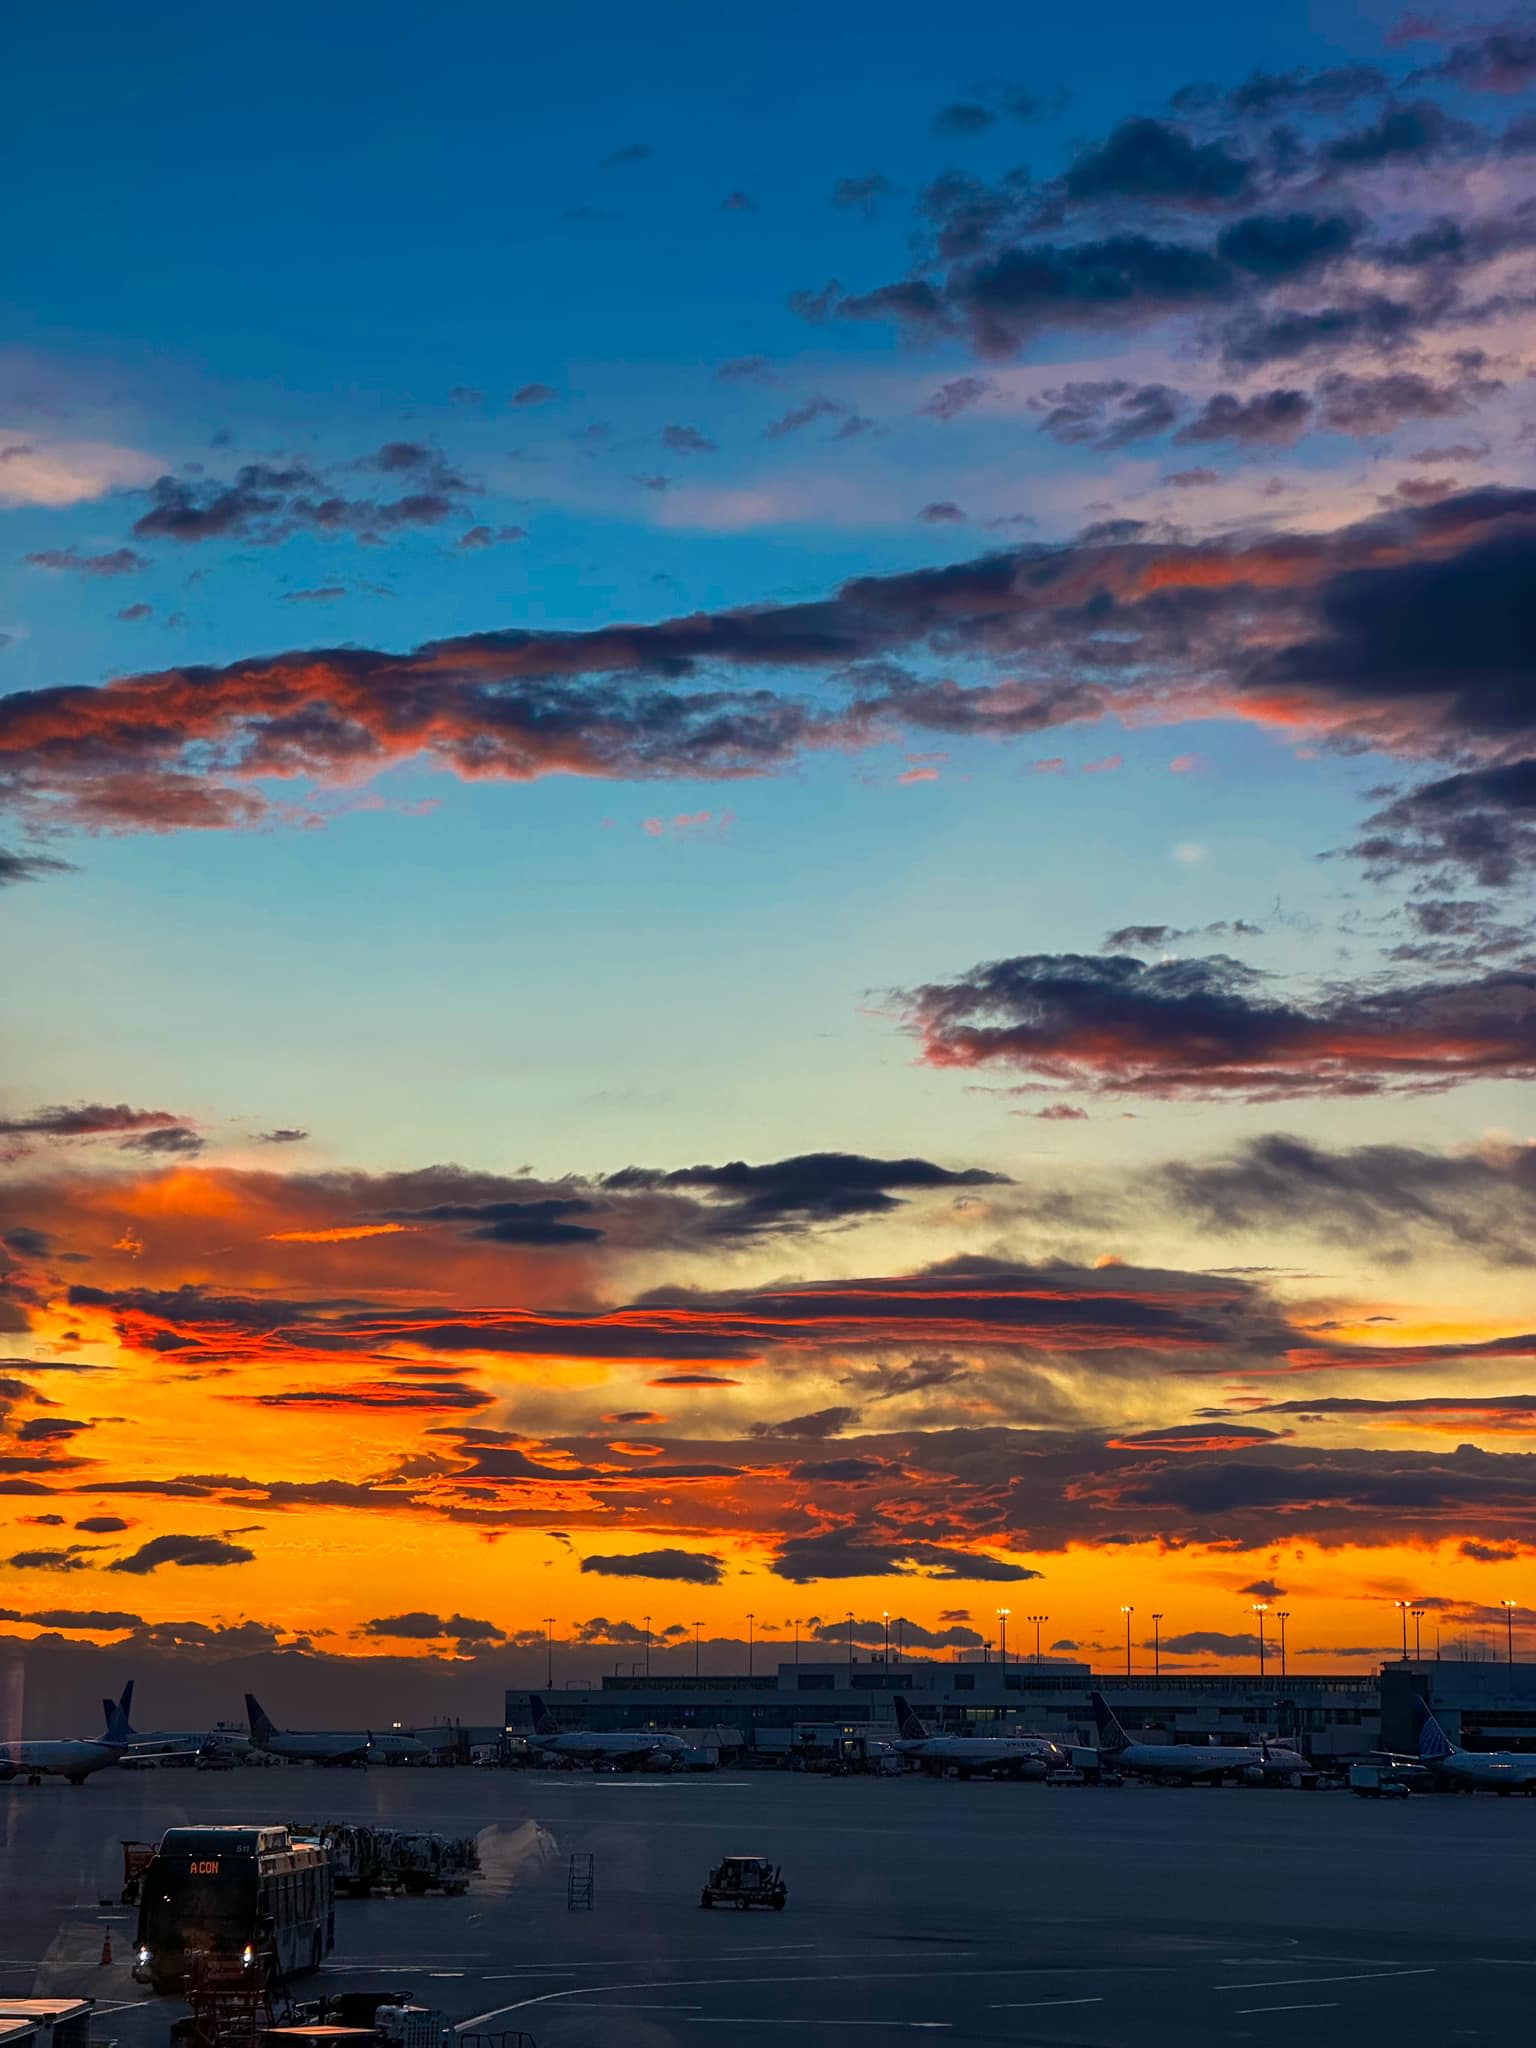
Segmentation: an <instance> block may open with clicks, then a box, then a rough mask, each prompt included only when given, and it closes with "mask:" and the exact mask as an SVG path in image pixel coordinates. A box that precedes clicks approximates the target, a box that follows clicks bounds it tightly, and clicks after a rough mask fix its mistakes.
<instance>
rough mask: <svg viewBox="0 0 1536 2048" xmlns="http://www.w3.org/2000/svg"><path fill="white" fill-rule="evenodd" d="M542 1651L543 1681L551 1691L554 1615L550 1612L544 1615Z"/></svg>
mask: <svg viewBox="0 0 1536 2048" xmlns="http://www.w3.org/2000/svg"><path fill="white" fill-rule="evenodd" d="M544 1651H545V1665H544V1681H545V1683H546V1685H547V1686H548V1687H549V1690H550V1691H551V1692H553V1691H554V1689H555V1617H554V1616H553V1615H552V1614H546V1615H545V1617H544Z"/></svg>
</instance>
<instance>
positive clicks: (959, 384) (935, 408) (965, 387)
mask: <svg viewBox="0 0 1536 2048" xmlns="http://www.w3.org/2000/svg"><path fill="white" fill-rule="evenodd" d="M992 388H993V386H992V383H991V380H990V379H989V378H986V377H951V378H950V380H949V382H948V383H947V384H941V385H940V386H939V388H938V390H937V391H935V392H933V393H931V394H930V396H929V397H928V398H926V399H925V400H924V401H923V403H922V404H921V405H920V406H919V407H918V411H919V412H920V413H923V414H925V415H926V416H927V417H928V418H929V419H934V420H953V419H958V418H959V416H960V415H961V413H963V412H969V411H970V409H971V407H972V406H973V405H979V404H980V403H981V401H982V399H984V398H985V397H986V396H987V395H988V393H989V392H990V391H991V390H992Z"/></svg>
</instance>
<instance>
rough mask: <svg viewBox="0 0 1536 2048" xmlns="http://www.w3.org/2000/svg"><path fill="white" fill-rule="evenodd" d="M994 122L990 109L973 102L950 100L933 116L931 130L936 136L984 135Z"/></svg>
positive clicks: (993, 114) (995, 118) (994, 118)
mask: <svg viewBox="0 0 1536 2048" xmlns="http://www.w3.org/2000/svg"><path fill="white" fill-rule="evenodd" d="M996 121H997V115H996V114H995V113H994V111H993V110H992V108H991V107H983V106H981V105H979V104H978V103H977V102H976V101H975V100H952V101H951V102H950V104H949V105H948V106H947V107H940V109H939V111H938V112H937V113H936V114H935V115H934V117H933V129H934V133H935V134H936V135H984V134H985V133H986V131H987V130H988V129H989V128H991V127H992V126H994V124H995V123H996Z"/></svg>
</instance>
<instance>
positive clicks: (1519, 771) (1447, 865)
mask: <svg viewBox="0 0 1536 2048" xmlns="http://www.w3.org/2000/svg"><path fill="white" fill-rule="evenodd" d="M1509 631H1510V640H1511V643H1512V644H1511V648H1510V656H1511V683H1512V685H1513V684H1514V676H1515V665H1516V664H1517V663H1518V661H1519V659H1520V657H1519V653H1518V650H1517V648H1516V646H1515V645H1514V644H1513V643H1514V641H1515V639H1516V631H1517V629H1516V628H1515V627H1514V624H1513V621H1512V620H1511V622H1510V628H1509ZM1349 851H1350V852H1351V853H1352V854H1353V855H1354V856H1355V857H1356V859H1358V860H1362V861H1364V862H1365V864H1366V870H1367V873H1368V874H1369V875H1370V876H1371V878H1372V879H1373V880H1381V879H1383V878H1385V877H1387V876H1390V875H1394V874H1399V873H1402V872H1404V871H1409V870H1412V869H1415V868H1434V869H1445V870H1447V871H1452V870H1456V869H1461V870H1464V871H1465V872H1466V873H1467V874H1468V875H1470V876H1471V878H1472V879H1473V880H1474V881H1477V882H1480V883H1481V884H1482V885H1483V886H1484V887H1485V888H1490V889H1504V888H1508V887H1510V886H1511V885H1512V884H1513V883H1514V882H1515V881H1516V880H1517V879H1519V878H1520V877H1522V876H1524V875H1525V874H1527V873H1529V872H1530V871H1531V870H1532V869H1536V758H1533V757H1531V756H1525V757H1523V758H1521V759H1519V760H1513V761H1504V762H1501V763H1499V764H1498V765H1496V766H1493V767H1487V768H1468V769H1464V770H1462V771H1461V772H1460V773H1458V774H1455V775H1446V776H1441V777H1439V778H1438V779H1437V780H1435V781H1432V782H1425V783H1420V784H1419V785H1418V787H1417V788H1415V789H1410V790H1408V791H1406V792H1405V793H1404V794H1403V795H1401V796H1398V797H1394V798H1393V799H1392V801H1391V802H1390V803H1388V804H1386V805H1384V806H1383V807H1382V808H1381V809H1380V810H1378V811H1375V812H1373V813H1372V815H1371V816H1370V817H1369V818H1367V819H1366V821H1365V826H1364V831H1363V836H1362V837H1361V838H1360V839H1359V840H1357V841H1356V842H1355V844H1354V845H1353V846H1352V847H1351V848H1350V849H1349Z"/></svg>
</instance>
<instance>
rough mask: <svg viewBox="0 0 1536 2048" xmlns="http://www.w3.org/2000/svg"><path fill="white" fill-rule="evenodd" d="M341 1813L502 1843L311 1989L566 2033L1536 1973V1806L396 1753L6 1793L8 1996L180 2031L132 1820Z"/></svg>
mask: <svg viewBox="0 0 1536 2048" xmlns="http://www.w3.org/2000/svg"><path fill="white" fill-rule="evenodd" d="M322 1818H329V1819H338V1820H343V1819H346V1820H364V1821H378V1822H382V1823H386V1824H393V1825H399V1824H405V1823H410V1824H414V1825H416V1826H418V1827H430V1828H437V1829H440V1830H441V1831H442V1832H444V1833H451V1834H461V1833H471V1832H477V1833H478V1835H479V1842H480V1852H481V1860H482V1865H483V1871H482V1875H481V1876H480V1878H478V1879H477V1880H476V1882H475V1884H474V1886H473V1888H472V1889H471V1892H470V1894H469V1896H468V1897H467V1898H463V1899H444V1898H440V1897H437V1896H435V1895H433V1896H429V1897H426V1898H381V1899H372V1900H366V1901H350V1900H339V1901H338V1902H337V1907H336V1949H335V1953H334V1954H333V1955H332V1957H331V1958H330V1959H329V1961H328V1962H327V1964H326V1965H325V1968H324V1970H323V1972H322V1974H321V1975H320V1976H319V1977H318V1978H313V1977H311V1978H302V1979H297V1980H295V1985H294V1989H295V1992H296V1994H297V1995H299V1996H309V1995H312V1993H313V1992H315V1991H318V1990H320V1989H325V1990H329V1991H335V1990H343V1989H350V1988H359V1989H364V1988H375V1987H380V1988H381V1987H384V1986H393V1985H398V1986H402V1987H404V1988H405V1989H408V1990H409V1991H410V1992H412V1993H413V1994H414V1996H415V1998H416V2000H417V2002H418V2003H421V2004H424V2005H429V2006H434V2007H437V2008H439V2009H440V2010H441V2011H442V2012H443V2013H444V2014H445V2016H446V2018H447V2019H448V2020H449V2021H450V2022H452V2023H455V2024H457V2025H459V2026H460V2027H462V2028H463V2030H464V2032H465V2034H466V2035H470V2034H476V2035H482V2036H486V2035H489V2036H499V2035H503V2034H515V2032H516V2030H518V2029H522V2030H523V2031H524V2032H525V2033H526V2034H527V2035H529V2036H530V2037H531V2039H532V2040H533V2041H534V2042H535V2043H536V2044H537V2048H620V2044H622V2048H675V2044H687V2048H706V2044H708V2043H710V2042H716V2043H731V2042H738V2041H739V2042H755V2041H758V2040H761V2041H763V2042H765V2043H774V2042H778V2041H784V2042H786V2043H792V2044H794V2048H824V2044H825V2048H831V2044H834V2043H835V2044H841V2048H848V2044H849V2043H850V2042H857V2041H861V2040H868V2041H873V2042H878V2041H880V2040H881V2039H884V2038H887V2037H889V2038H891V2039H893V2040H894V2039H898V2038H899V2039H909V2038H910V2037H911V2036H912V2035H914V2034H918V2033H921V2034H923V2035H925V2036H928V2035H935V2036H938V2037H940V2038H941V2039H943V2040H945V2041H947V2042H950V2043H954V2044H968V2043H1014V2044H1024V2043H1028V2044H1052V2048H1131V2044H1135V2048H1202V2044H1205V2043H1237V2042H1259V2043H1266V2044H1273V2048H1281V2044H1291V2043H1294V2042H1296V2041H1298V2040H1303V2039H1304V2040H1306V2041H1307V2042H1308V2043H1310V2044H1315V2048H1332V2044H1342V2043H1348V2044H1350V2048H1362V2044H1366V2048H1368V2044H1372V2043H1375V2042H1378V2041H1379V2042H1383V2043H1385V2042H1388V2041H1393V2042H1396V2041H1400V2040H1403V2039H1416V2040H1431V2041H1435V2042H1441V2041H1462V2040H1466V2041H1477V2040H1481V2041H1495V2040H1498V2041H1503V2042H1508V2041H1512V2040H1518V2039H1523V2038H1526V2037H1527V2036H1528V2034H1529V2030H1530V2011H1531V2000H1532V1996H1533V1993H1536V1926H1533V1914H1536V1805H1533V1804H1532V1803H1531V1802H1530V1801H1527V1800H1502V1799H1495V1798H1491V1797H1476V1798H1471V1797H1419V1798H1414V1799H1410V1800H1406V1801H1398V1802H1385V1801H1383V1802H1374V1801H1363V1800H1358V1799H1355V1798H1352V1797H1350V1796H1349V1795H1348V1794H1346V1793H1340V1792H1297V1791H1290V1790H1273V1789H1262V1790H1261V1789H1256V1788H1255V1789H1250V1788H1235V1787H1228V1788H1211V1789H1206V1788H1186V1789H1173V1788H1154V1787H1150V1786H1138V1785H1126V1786H1124V1787H1121V1788H1118V1789H1115V1788H1108V1787H1061V1788H1055V1787H1046V1786H1041V1785H1030V1784H1007V1783H997V1784H993V1783H988V1782H974V1783H969V1784H962V1783H958V1782H954V1781H939V1782H935V1781H931V1780H927V1779H922V1778H902V1779H879V1778H848V1779H825V1778H815V1777H802V1776H800V1775H798V1774H790V1773H778V1772H746V1773H734V1772H720V1773H718V1774H706V1775H699V1776H688V1777H675V1778H674V1777H666V1776H651V1775H648V1774H641V1775H635V1776H628V1775H626V1776H608V1775H597V1776H593V1775H591V1774H589V1773H585V1772H580V1773H578V1772H564V1771H561V1772H552V1771H550V1772H546V1771H536V1772H514V1771H478V1770H473V1771H472V1770H467V1769H460V1770H421V1769H378V1768H375V1769H373V1770H369V1771H366V1772H364V1771H358V1770H330V1771H320V1770H314V1769H302V1768H284V1769H268V1770H257V1769H242V1770H238V1771H233V1772H224V1773H212V1772H210V1773H207V1774H203V1773H196V1772H189V1771H175V1772H167V1771H156V1772H138V1773H133V1774H127V1773H123V1774H119V1773H115V1772H104V1773H102V1774H100V1775H99V1776H97V1777H94V1778H92V1779H91V1780H90V1781H89V1782H88V1783H87V1784H86V1785H84V1786H82V1787H80V1788H78V1789H76V1788H72V1787H70V1786H67V1785H64V1784H62V1783H58V1782H56V1781H48V1782H45V1783H44V1784H43V1785H42V1786H38V1787H26V1786H17V1785H8V1786H3V1787H0V1855H3V1871H4V1885H3V1894H0V1896H3V1898H4V1903H5V1909H6V1910H5V1933H4V1935H3V1936H0V1949H3V1954H0V1993H5V1994H10V1995H12V1996H24V1995H25V1996H42V1995H66V1994H71V1995H89V1996H93V1997H95V1998H96V1999H97V2000H98V2002H99V2018H98V2020H97V2023H96V2027H95V2030H94V2031H95V2034H96V2036H97V2038H99V2039H101V2040H115V2041H116V2042H118V2043H120V2044H121V2048H164V2044H165V2042H166V2040H167V2036H168V2031H169V2027H170V2023H171V2021H172V2020H173V2019H174V2018H176V2017H177V2016H178V2015H179V2014H180V2013H181V2012H182V2011H183V2010H184V2008H183V2007H182V2006H181V2005H179V2004H178V2003H177V2002H176V2001H174V2000H170V1999H156V1998H153V1997H151V1996H150V1994H149V1993H148V1992H147V1991H146V1990H143V1989H141V1988H140V1987H138V1986H136V1985H134V1984H133V1982H132V1981H131V1978H130V1976H129V1967H128V1966H129V1963H130V1961H131V1950H132V1941H133V1931H134V1918H133V1913H132V1910H131V1909H130V1908H126V1907H121V1906H118V1905H117V1904H115V1903H110V1902H115V1901H116V1899H117V1895H118V1892H119V1889H120V1887H121V1882H122V1852H121V1846H120V1845H121V1841H122V1839H123V1838H125V1837H126V1838H130V1839H151V1838H154V1837H157V1836H158V1834H159V1833H160V1831H161V1830H162V1829H164V1828H165V1827H168V1826H171V1825H173V1824H175V1823H178V1822H185V1821H198V1820H208V1821H237V1820H243V1821H262V1822H267V1821H279V1820H292V1821H295V1822H300V1821H314V1820H319V1819H322ZM573 1853H578V1854H585V1853H590V1854H591V1855H592V1856H593V1857H594V1858H595V1873H596V1885H595V1897H594V1903H593V1906H592V1908H591V1910H590V1911H576V1912H573V1911H570V1910H569V1909H568V1907H567V1903H566V1875H567V1868H568V1864H569V1859H570V1857H571V1855H572V1854H573ZM726 1854H754V1855H756V1854H761V1855H766V1856H769V1857H771V1858H772V1859H773V1860H775V1861H776V1862H778V1863H780V1864H782V1866H783V1870H784V1875H785V1878H786V1879H787V1881H788V1885H789V1894H790V1896H789V1905H788V1909H787V1911H785V1912H784V1913H782V1914H780V1913H770V1912H751V1913H743V1912H734V1911H725V1912H720V1911H716V1912H712V1913H705V1912H702V1911H701V1910H700V1908H699V1886H700V1884H701V1882H702V1879H703V1877H704V1875H705V1872H706V1870H707V1869H708V1868H709V1866H710V1865H711V1864H712V1863H713V1862H715V1861H717V1860H718V1859H719V1858H720V1857H721V1856H722V1855H726ZM103 1901H107V1902H109V1903H105V1904H104V1903H103ZM104 1933H105V1934H110V1936H111V1941H112V1951H113V1961H112V1962H111V1963H110V1964H108V1965H103V1964H102V1963H101V1962H100V1961H99V1956H100V1951H101V1945H102V1937H103V1935H104ZM465 2048H483V2044H476V2043H471V2042H467V2041H466V2043H465Z"/></svg>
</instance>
